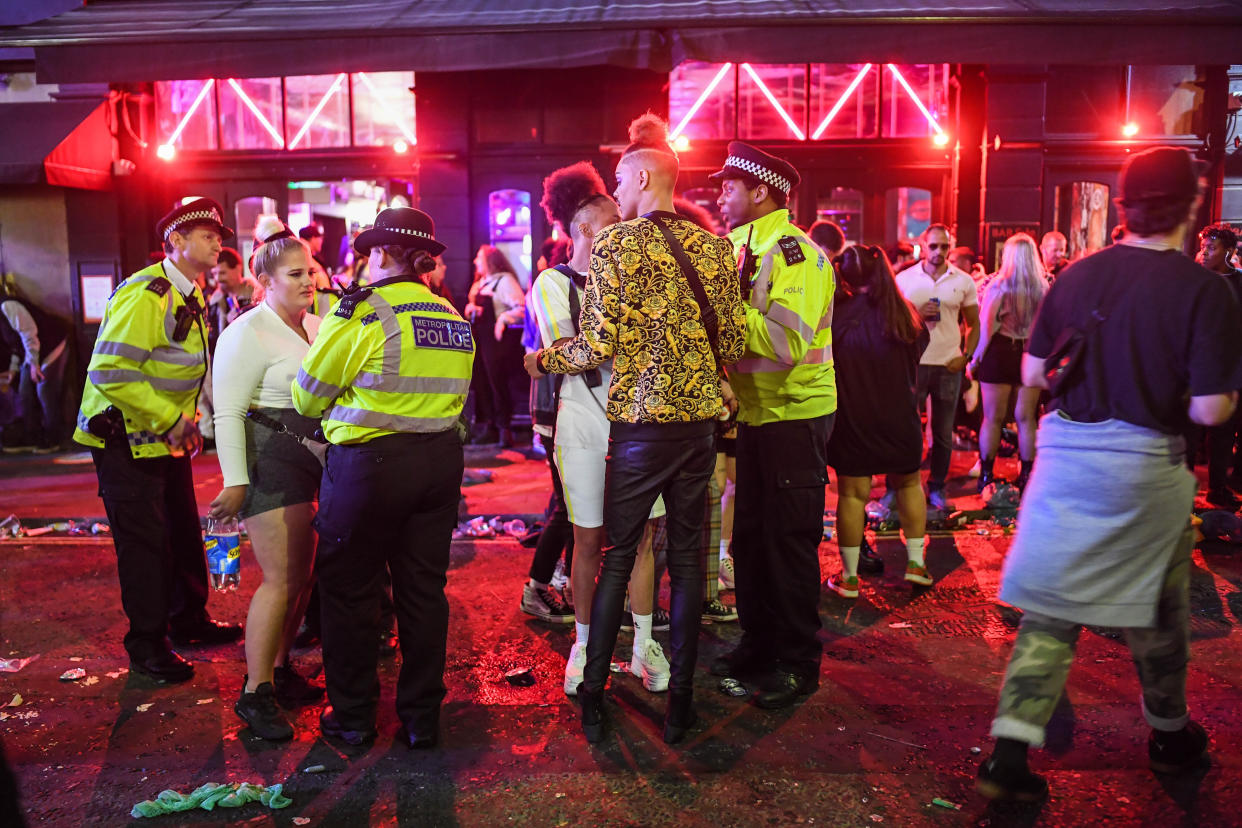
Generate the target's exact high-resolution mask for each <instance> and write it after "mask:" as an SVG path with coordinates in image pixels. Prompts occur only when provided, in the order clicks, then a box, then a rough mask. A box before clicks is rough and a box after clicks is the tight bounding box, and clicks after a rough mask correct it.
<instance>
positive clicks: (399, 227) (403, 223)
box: [354, 207, 445, 256]
mask: <svg viewBox="0 0 1242 828" xmlns="http://www.w3.org/2000/svg"><path fill="white" fill-rule="evenodd" d="M382 244H396V245H400V246H401V247H413V248H415V249H416V250H426V251H427V252H428V253H430V254H431V255H432V256H439V255H440V254H441V253H443V252H444V250H445V247H444V245H443V244H441V243H440V242H438V241H436V225H435V222H433V221H432V220H431V216H429V215H427V214H426V213H424V212H423V211H422V210H415V209H414V208H413V207H389V208H388V209H387V210H381V211H380V214H379V215H378V216H376V217H375V226H374V227H372V228H370V229H368V230H363V231H362V232H361V233H359V234H358V237H357V238H356V239H354V250H357V251H358V252H359V253H361V254H362V255H363V256H368V255H370V253H371V248H372V247H375V246H376V245H382Z"/></svg>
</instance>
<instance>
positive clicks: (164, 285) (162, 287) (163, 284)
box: [147, 276, 172, 296]
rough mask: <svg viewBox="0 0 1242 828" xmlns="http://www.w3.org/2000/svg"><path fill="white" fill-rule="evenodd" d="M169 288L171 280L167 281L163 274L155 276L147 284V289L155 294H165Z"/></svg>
mask: <svg viewBox="0 0 1242 828" xmlns="http://www.w3.org/2000/svg"><path fill="white" fill-rule="evenodd" d="M171 289H172V282H170V281H168V280H167V279H165V278H164V277H163V276H156V277H155V278H154V279H152V280H151V281H150V282H149V283H148V284H147V290H149V291H151V292H152V293H154V294H155V295H156V296H165V295H167V293H168V291H170V290H171Z"/></svg>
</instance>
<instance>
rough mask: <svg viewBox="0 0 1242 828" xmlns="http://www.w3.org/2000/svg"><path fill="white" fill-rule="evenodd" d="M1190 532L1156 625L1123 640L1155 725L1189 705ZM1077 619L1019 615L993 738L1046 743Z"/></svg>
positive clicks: (1167, 724) (1130, 631) (1172, 719)
mask: <svg viewBox="0 0 1242 828" xmlns="http://www.w3.org/2000/svg"><path fill="white" fill-rule="evenodd" d="M1192 544H1193V538H1192V536H1191V534H1190V533H1189V532H1188V533H1187V534H1186V535H1185V536H1184V537H1183V538H1182V540H1181V541H1180V542H1179V543H1178V547H1177V550H1176V551H1175V552H1174V553H1173V558H1172V560H1171V561H1170V562H1169V569H1168V571H1167V572H1166V574H1165V579H1164V586H1163V588H1162V590H1161V593H1160V600H1159V604H1158V607H1157V610H1156V626H1154V627H1129V628H1126V629H1125V630H1124V633H1125V637H1126V643H1127V644H1129V646H1130V654H1131V656H1132V657H1133V658H1134V666H1135V667H1136V668H1137V669H1138V677H1139V683H1140V684H1141V685H1142V688H1143V697H1142V706H1143V715H1144V718H1146V720H1147V723H1148V724H1149V725H1151V726H1152V727H1153V728H1155V729H1156V730H1167V731H1175V730H1181V729H1182V728H1183V727H1185V726H1186V723H1187V722H1189V721H1190V714H1189V713H1188V712H1187V709H1186V663H1187V661H1189V659H1190V549H1191V546H1192ZM1081 631H1082V626H1081V625H1079V624H1074V623H1072V622H1070V621H1063V620H1061V619H1058V618H1050V617H1048V616H1046V615H1040V614H1039V613H1034V612H1028V613H1026V614H1025V615H1023V617H1022V626H1021V627H1020V628H1019V630H1018V639H1017V641H1016V642H1015V643H1014V648H1013V653H1012V654H1011V655H1010V657H1009V668H1008V669H1007V670H1006V671H1005V683H1004V685H1003V686H1002V687H1001V692H1000V703H999V705H998V706H997V710H996V718H995V719H993V721H992V736H993V738H997V739H1000V738H1008V739H1017V740H1018V741H1021V742H1026V743H1028V744H1031V745H1035V746H1037V747H1038V746H1041V745H1043V743H1044V727H1045V726H1046V725H1047V724H1048V720H1049V719H1051V718H1052V712H1053V710H1054V709H1056V706H1057V702H1058V701H1059V700H1060V698H1061V694H1062V693H1063V692H1064V690H1065V680H1066V677H1067V676H1068V675H1069V669H1070V664H1072V663H1073V661H1074V648H1075V646H1076V645H1077V643H1078V634H1079V632H1081Z"/></svg>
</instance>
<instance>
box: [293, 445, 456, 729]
mask: <svg viewBox="0 0 1242 828" xmlns="http://www.w3.org/2000/svg"><path fill="white" fill-rule="evenodd" d="M463 465H464V464H463V461H462V449H461V441H460V439H458V437H457V433H456V432H455V431H445V432H439V433H436V434H395V435H388V436H384V437H377V438H376V439H374V440H371V441H370V442H369V443H363V444H361V445H353V446H336V445H334V446H330V447H329V448H328V462H327V465H326V466H325V468H324V473H323V482H322V483H321V484H320V489H319V513H318V515H316V517H315V528H316V530H317V531H318V532H319V547H318V553H317V557H318V560H317V565H318V572H319V599H320V603H321V616H322V627H323V629H322V631H321V636H322V640H323V665H324V679H325V682H326V684H327V690H328V700H329V701H330V702H331V703H332V707H333V709H334V710H335V712H336V716H337V719H338V721H339V722H340V723H341V726H342V727H345V728H347V729H350V730H361V731H367V730H371V729H373V728H374V727H375V708H376V704H377V703H378V701H379V677H378V675H377V674H376V667H377V664H378V660H379V652H378V649H377V647H376V642H377V640H378V638H379V630H380V601H381V599H380V593H381V592H382V590H383V584H384V569H385V565H387V568H388V571H389V572H391V573H392V593H393V603H394V605H395V607H396V612H397V634H398V636H399V637H400V639H401V673H400V675H399V676H398V678H397V716H398V717H399V718H400V719H401V721H402V723H404V724H405V725H407V726H408V727H409V729H410V731H411V732H413V733H418V734H423V733H434V732H435V731H436V728H437V727H438V726H439V718H440V702H441V701H443V699H444V693H445V689H444V659H445V650H446V648H447V639H448V616H449V605H448V599H447V598H446V597H445V595H444V586H445V583H446V580H447V578H446V576H447V572H448V565H449V546H450V544H451V543H452V538H453V527H454V525H455V524H456V522H457V502H458V500H459V499H460V497H461V476H462V470H463Z"/></svg>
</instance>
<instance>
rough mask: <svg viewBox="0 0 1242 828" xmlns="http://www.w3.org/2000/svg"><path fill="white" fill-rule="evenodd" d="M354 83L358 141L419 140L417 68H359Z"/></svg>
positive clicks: (374, 143)
mask: <svg viewBox="0 0 1242 828" xmlns="http://www.w3.org/2000/svg"><path fill="white" fill-rule="evenodd" d="M352 81H353V87H354V144H356V145H357V146H360V147H380V146H392V145H393V144H395V143H396V142H397V141H405V142H406V143H407V144H410V145H413V144H415V143H417V141H416V140H415V136H416V135H417V134H418V133H417V132H415V122H414V92H413V88H414V73H413V72H359V73H357V74H356V75H353V76H352Z"/></svg>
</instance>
